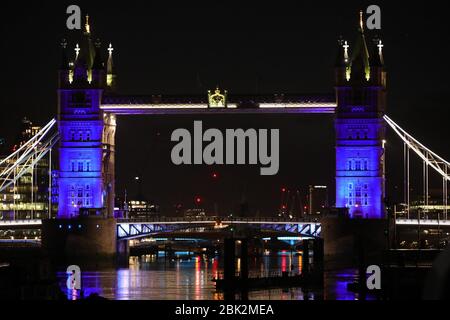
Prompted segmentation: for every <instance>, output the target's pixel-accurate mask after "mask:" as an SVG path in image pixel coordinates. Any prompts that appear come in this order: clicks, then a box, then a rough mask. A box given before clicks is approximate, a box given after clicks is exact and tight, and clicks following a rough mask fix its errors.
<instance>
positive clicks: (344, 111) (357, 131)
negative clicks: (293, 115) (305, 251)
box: [335, 12, 386, 219]
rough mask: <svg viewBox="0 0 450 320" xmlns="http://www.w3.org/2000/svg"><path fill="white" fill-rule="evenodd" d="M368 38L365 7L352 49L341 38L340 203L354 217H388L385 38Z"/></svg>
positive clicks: (338, 87) (338, 92)
mask: <svg viewBox="0 0 450 320" xmlns="http://www.w3.org/2000/svg"><path fill="white" fill-rule="evenodd" d="M371 47H372V50H370V51H369V48H368V46H367V43H366V36H365V32H364V23H363V16H362V12H361V13H360V25H359V28H358V35H357V38H356V41H355V43H354V46H353V48H352V50H351V51H352V54H351V55H350V49H349V45H348V44H347V41H342V40H341V41H340V42H339V53H338V57H337V61H336V66H335V77H336V78H335V83H336V87H335V89H336V100H337V111H336V119H335V129H336V207H338V208H348V210H349V215H350V217H351V218H368V219H380V218H384V217H385V208H384V198H385V168H384V157H385V154H384V153H385V150H384V143H385V140H384V139H385V124H384V121H383V115H384V112H385V107H386V71H385V68H384V61H383V52H382V47H383V45H382V42H381V40H379V39H374V41H373V43H372V45H371Z"/></svg>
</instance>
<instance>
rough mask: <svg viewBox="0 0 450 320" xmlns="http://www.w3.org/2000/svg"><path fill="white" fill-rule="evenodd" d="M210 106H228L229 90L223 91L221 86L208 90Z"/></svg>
mask: <svg viewBox="0 0 450 320" xmlns="http://www.w3.org/2000/svg"><path fill="white" fill-rule="evenodd" d="M208 107H210V108H226V107H227V90H224V92H223V94H222V93H221V91H220V89H219V87H217V88H216V90H214V93H212V92H211V90H208Z"/></svg>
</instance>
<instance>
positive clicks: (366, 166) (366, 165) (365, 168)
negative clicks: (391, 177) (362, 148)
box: [364, 160, 369, 171]
mask: <svg viewBox="0 0 450 320" xmlns="http://www.w3.org/2000/svg"><path fill="white" fill-rule="evenodd" d="M367 170H369V166H368V162H367V160H364V171H367Z"/></svg>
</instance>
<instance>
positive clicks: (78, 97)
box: [72, 92, 86, 103]
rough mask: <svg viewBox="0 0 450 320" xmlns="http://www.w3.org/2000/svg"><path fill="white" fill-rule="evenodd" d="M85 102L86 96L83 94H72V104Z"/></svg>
mask: <svg viewBox="0 0 450 320" xmlns="http://www.w3.org/2000/svg"><path fill="white" fill-rule="evenodd" d="M85 101H86V95H85V94H84V92H75V93H74V94H72V102H74V103H84V102H85Z"/></svg>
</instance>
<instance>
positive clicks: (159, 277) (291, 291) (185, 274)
mask: <svg viewBox="0 0 450 320" xmlns="http://www.w3.org/2000/svg"><path fill="white" fill-rule="evenodd" d="M301 268H302V259H301V256H295V255H294V256H291V255H290V254H280V255H278V256H264V257H261V258H253V259H250V261H249V269H250V270H249V273H250V275H251V276H256V275H260V276H262V275H265V274H267V273H269V272H281V271H290V270H292V272H293V273H301ZM221 272H222V265H221V263H220V261H219V259H218V258H214V259H211V258H210V259H207V258H206V257H200V256H197V257H195V256H194V257H192V258H188V257H186V258H185V259H184V260H175V261H169V260H165V259H164V258H161V257H159V258H158V257H157V256H155V255H146V256H141V257H130V264H129V267H128V268H120V269H106V270H100V271H83V270H82V289H83V294H84V296H85V297H87V296H89V295H90V294H92V293H96V294H98V295H100V296H102V297H105V298H107V299H115V300H221V299H223V294H222V293H220V292H216V290H215V288H214V282H213V281H212V279H213V278H214V277H217V276H218V275H219V274H220V273H221ZM65 276H66V275H65V273H64V272H59V273H58V278H59V280H60V285H61V288H63V289H64V288H65V283H66V282H65V281H66V278H65ZM355 279H356V272H355V271H354V270H346V271H344V272H335V273H326V274H325V285H324V290H322V289H309V290H306V289H302V288H286V289H276V288H275V289H266V290H257V291H250V292H249V293H248V298H249V300H317V299H318V300H321V299H326V300H336V299H338V300H355V299H357V295H355V294H354V293H351V292H349V291H347V283H349V282H353V281H354V280H355ZM67 296H68V298H69V299H74V298H77V296H76V295H74V294H73V292H72V291H67ZM237 298H239V297H237Z"/></svg>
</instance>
